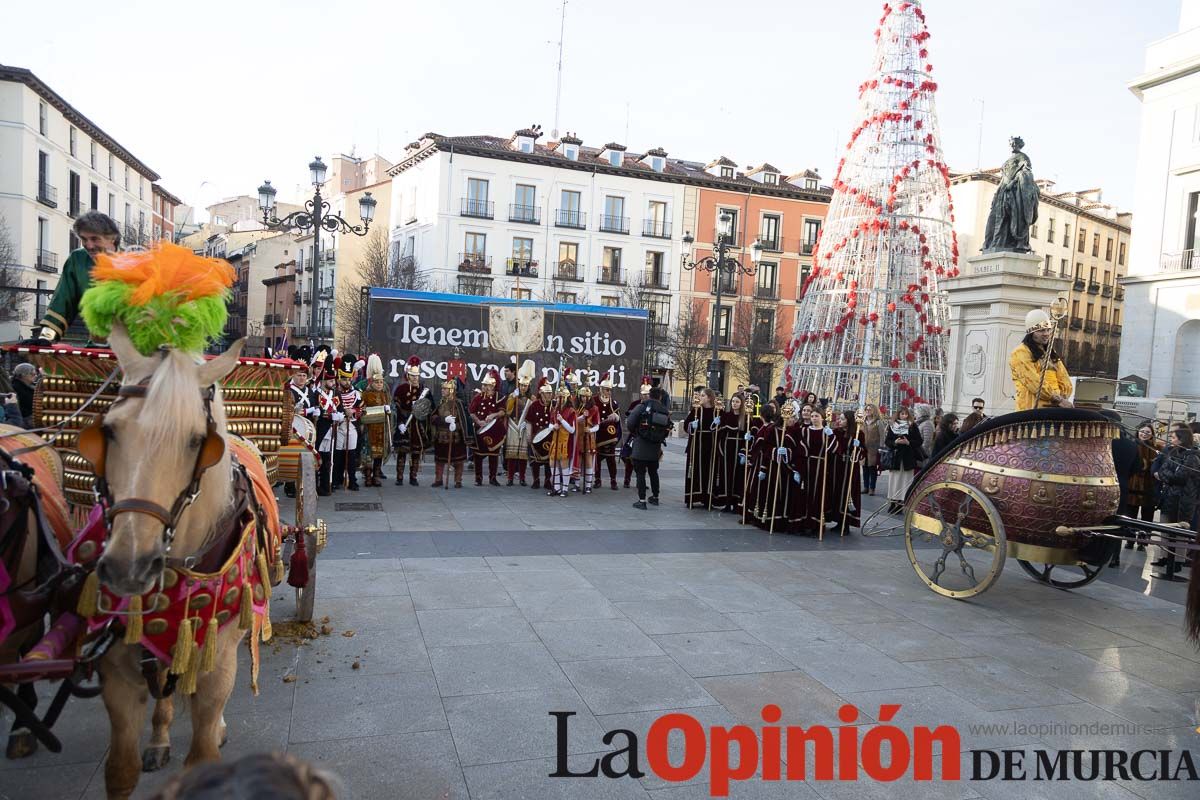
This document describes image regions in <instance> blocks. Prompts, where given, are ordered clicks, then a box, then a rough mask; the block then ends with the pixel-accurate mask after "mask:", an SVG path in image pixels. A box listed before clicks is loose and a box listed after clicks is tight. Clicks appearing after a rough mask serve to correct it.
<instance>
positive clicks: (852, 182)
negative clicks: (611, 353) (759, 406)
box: [785, 2, 958, 411]
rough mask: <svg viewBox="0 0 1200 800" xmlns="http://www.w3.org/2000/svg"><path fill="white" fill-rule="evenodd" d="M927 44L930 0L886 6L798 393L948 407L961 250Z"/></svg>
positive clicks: (822, 264) (800, 320) (797, 368)
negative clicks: (949, 293)
mask: <svg viewBox="0 0 1200 800" xmlns="http://www.w3.org/2000/svg"><path fill="white" fill-rule="evenodd" d="M928 39H929V32H928V30H927V29H926V27H925V14H924V12H922V10H921V6H920V4H919V3H913V2H905V3H899V4H897V5H895V6H892V5H884V7H883V18H882V19H880V21H879V27H878V28H877V29H876V30H875V41H876V49H875V62H874V74H873V75H872V76H871V78H870V79H869V80H867V81H866V82H865V83H863V84H862V85H861V86H860V87H859V112H858V113H859V120H858V122H857V125H856V127H855V128H854V130H853V132H852V133H851V135H850V141H849V142H848V143H847V145H846V153H845V156H844V157H843V158H842V160H841V161H840V162H839V163H838V168H837V175H836V177H835V178H834V180H833V199H832V202H831V203H830V207H829V215H828V217H827V218H826V221H825V224H824V227H823V228H822V229H821V231H820V234H819V238H818V240H817V247H816V250H815V252H814V254H813V270H812V273H811V275H810V276H809V278H808V280H807V282H806V283H805V285H804V287H803V297H802V299H801V301H800V304H799V306H798V307H797V315H796V328H795V331H794V332H793V335H792V340H791V342H789V344H788V348H787V358H788V366H787V368H786V371H785V381H786V382H787V383H788V385H789V388H790V389H791V390H792V391H793V392H810V391H811V392H814V393H815V394H816V395H817V396H818V397H821V398H831V399H832V400H833V402H834V404H835V405H856V406H859V407H861V406H862V405H864V404H867V403H877V404H879V405H881V406H884V407H886V408H887V410H889V411H890V410H891V409H894V408H895V407H897V406H899V405H912V404H914V403H922V402H924V403H931V404H934V405H938V404H940V403H941V401H942V385H943V379H944V376H945V371H946V355H945V351H946V347H945V344H946V341H947V336H948V331H947V327H946V326H947V322H948V319H949V317H948V310H947V304H946V297H945V294H944V292H942V291H941V290H940V289H939V287H938V284H939V282H940V281H941V280H942V279H944V278H952V277H954V276H956V275H957V274H958V242H957V239H956V237H955V234H954V230H953V225H952V223H953V221H954V207H953V205H952V203H951V201H950V174H949V170H948V169H947V168H946V164H945V163H944V162H943V161H942V148H941V142H940V139H939V137H938V124H937V114H936V112H935V110H934V94H935V93H936V91H937V83H936V82H934V80H933V65H932V64H930V63H929V51H928V50H927V47H926V46H927V41H928Z"/></svg>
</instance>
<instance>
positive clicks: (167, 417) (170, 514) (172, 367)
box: [79, 326, 242, 596]
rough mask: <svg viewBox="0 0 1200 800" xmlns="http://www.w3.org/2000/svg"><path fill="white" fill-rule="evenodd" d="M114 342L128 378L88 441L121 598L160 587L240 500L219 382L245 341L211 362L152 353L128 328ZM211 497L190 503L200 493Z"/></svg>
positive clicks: (105, 565) (112, 585)
mask: <svg viewBox="0 0 1200 800" xmlns="http://www.w3.org/2000/svg"><path fill="white" fill-rule="evenodd" d="M109 343H110V345H111V346H112V349H113V352H114V353H115V354H116V356H117V360H118V361H119V362H120V365H121V370H122V372H123V373H124V378H123V380H122V384H121V391H120V395H119V399H118V400H117V401H116V402H115V403H114V404H113V405H112V407H111V408H110V409H109V411H108V413H106V414H105V415H104V417H103V418H102V419H101V420H100V421H99V422H98V423H97V424H95V425H93V426H92V427H91V428H89V429H87V430H85V431H83V432H82V433H81V434H80V438H79V452H80V453H81V454H82V455H83V456H84V457H86V458H87V459H88V460H89V461H91V462H92V465H93V467H94V468H95V470H96V475H97V479H98V480H99V481H103V482H104V483H101V484H100V485H101V487H103V486H104V485H105V483H106V484H107V493H108V495H109V497H110V499H111V502H112V505H111V507H110V509H109V515H110V528H111V530H110V531H109V536H108V540H107V542H106V544H105V547H104V554H103V556H101V558H100V561H99V563H98V565H97V574H98V576H99V578H100V582H101V583H102V584H104V586H106V587H107V588H108V589H109V590H111V591H112V592H114V593H116V594H120V595H125V596H132V595H138V594H143V593H145V592H147V591H149V590H150V588H151V587H152V586H153V585H154V582H155V581H157V580H158V578H159V576H160V575H161V574H162V572H163V569H164V568H165V567H166V563H167V554H168V551H170V554H171V556H172V557H174V558H185V557H187V556H189V555H192V554H193V553H195V552H196V551H197V550H198V549H199V548H200V547H202V545H203V544H204V542H205V540H206V539H207V537H208V535H209V532H210V531H211V530H212V528H213V526H214V525H215V524H216V523H217V522H218V521H219V520H220V519H221V517H222V516H223V514H224V512H225V511H226V509H227V508H228V507H229V505H230V504H231V503H232V500H233V493H232V491H231V481H230V471H229V455H228V453H227V452H226V450H225V434H226V427H225V409H224V406H223V405H222V403H221V395H220V392H219V390H218V389H217V388H216V384H217V383H218V382H219V381H221V380H224V378H225V376H226V375H228V374H229V372H230V371H231V370H232V369H233V368H234V367H235V366H237V359H238V355H239V354H240V353H241V350H242V342H241V341H237V342H235V343H234V344H233V346H232V347H230V348H229V349H228V350H227V351H225V352H224V353H222V354H221V355H220V356H218V357H217V358H215V359H213V360H211V361H207V362H204V361H198V360H197V359H196V357H194V356H192V355H189V354H187V353H183V352H180V351H177V350H163V351H161V352H158V353H155V354H153V355H151V356H143V355H142V354H141V353H139V352H138V351H137V349H136V348H135V347H134V346H133V344H132V343H131V342H130V340H129V336H128V334H127V333H126V332H125V329H124V328H123V327H120V326H117V327H114V328H113V331H112V335H111V336H110V337H109ZM193 489H197V490H198V491H199V493H200V494H201V495H202V497H200V498H198V499H197V502H195V503H191V504H189V503H188V499H189V498H190V497H191V496H192V490H193Z"/></svg>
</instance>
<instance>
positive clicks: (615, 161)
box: [608, 150, 621, 167]
mask: <svg viewBox="0 0 1200 800" xmlns="http://www.w3.org/2000/svg"><path fill="white" fill-rule="evenodd" d="M608 163H610V164H612V165H613V166H614V167H619V166H621V151H620V150H611V151H609V153H608Z"/></svg>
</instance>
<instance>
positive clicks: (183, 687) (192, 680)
mask: <svg viewBox="0 0 1200 800" xmlns="http://www.w3.org/2000/svg"><path fill="white" fill-rule="evenodd" d="M193 644H195V643H194V642H193ZM199 676H200V659H198V658H193V659H192V663H191V664H188V669H187V672H185V673H183V677H182V678H180V679H179V691H180V693H182V694H185V695H191V694H195V693H196V679H197V678H198V677H199Z"/></svg>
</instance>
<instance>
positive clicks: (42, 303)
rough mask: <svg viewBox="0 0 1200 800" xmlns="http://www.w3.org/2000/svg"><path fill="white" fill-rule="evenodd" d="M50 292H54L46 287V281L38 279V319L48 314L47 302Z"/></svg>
mask: <svg viewBox="0 0 1200 800" xmlns="http://www.w3.org/2000/svg"><path fill="white" fill-rule="evenodd" d="M48 294H52V292H50V290H49V289H47V288H46V282H45V281H38V282H37V312H36V313H35V315H34V317H35V318H36V319H41V318H42V317H44V316H46V303H47V300H46V295H48Z"/></svg>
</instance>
